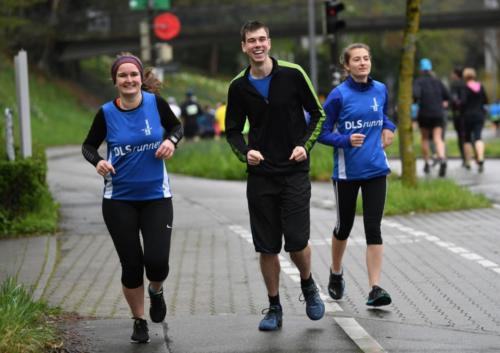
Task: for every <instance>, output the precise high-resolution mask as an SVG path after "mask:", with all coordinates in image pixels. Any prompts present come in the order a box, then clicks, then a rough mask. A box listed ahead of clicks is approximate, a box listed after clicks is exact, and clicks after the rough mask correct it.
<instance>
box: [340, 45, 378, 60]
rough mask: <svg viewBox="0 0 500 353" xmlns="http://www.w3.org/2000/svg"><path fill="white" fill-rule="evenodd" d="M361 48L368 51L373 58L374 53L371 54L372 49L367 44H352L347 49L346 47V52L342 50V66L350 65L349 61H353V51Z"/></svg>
mask: <svg viewBox="0 0 500 353" xmlns="http://www.w3.org/2000/svg"><path fill="white" fill-rule="evenodd" d="M360 48H362V49H366V51H367V52H368V55H369V56H370V58H371V57H372V53H371V51H370V47H369V46H368V45H366V44H365V43H352V44H349V45H348V46H347V47H345V48H344V50H342V54H341V55H340V58H339V61H340V64H341V65H342V66H344V65H348V64H349V60H350V59H351V50H353V49H360Z"/></svg>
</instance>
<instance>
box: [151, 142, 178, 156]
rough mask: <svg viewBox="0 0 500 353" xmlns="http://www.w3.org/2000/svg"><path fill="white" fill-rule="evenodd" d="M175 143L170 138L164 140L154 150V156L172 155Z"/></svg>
mask: <svg viewBox="0 0 500 353" xmlns="http://www.w3.org/2000/svg"><path fill="white" fill-rule="evenodd" d="M174 152H175V145H174V143H173V142H172V141H170V140H168V139H167V140H165V141H163V142H162V143H161V145H160V147H158V149H157V150H156V153H155V157H156V158H158V159H170V158H172V156H173V155H174Z"/></svg>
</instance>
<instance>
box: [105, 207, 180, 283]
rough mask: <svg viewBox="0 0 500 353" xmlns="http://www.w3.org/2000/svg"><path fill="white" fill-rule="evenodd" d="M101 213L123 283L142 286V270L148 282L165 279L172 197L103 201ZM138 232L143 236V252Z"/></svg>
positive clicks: (168, 253)
mask: <svg viewBox="0 0 500 353" xmlns="http://www.w3.org/2000/svg"><path fill="white" fill-rule="evenodd" d="M102 214H103V216H104V222H105V223H106V226H107V227H108V231H109V234H110V235H111V238H112V239H113V243H114V244H115V248H116V251H117V252H118V257H119V258H120V262H121V265H122V278H121V281H122V284H123V285H124V286H125V287H126V288H137V287H140V286H141V285H142V284H143V278H144V269H146V276H147V278H148V279H149V280H150V281H155V282H161V281H163V280H165V279H166V278H167V275H168V271H169V266H168V261H169V255H170V237H171V234H172V220H173V207H172V199H171V198H162V199H157V200H146V201H123V200H113V199H103V202H102ZM139 232H140V233H141V234H142V242H143V245H144V250H143V248H142V246H141V241H140V237H139Z"/></svg>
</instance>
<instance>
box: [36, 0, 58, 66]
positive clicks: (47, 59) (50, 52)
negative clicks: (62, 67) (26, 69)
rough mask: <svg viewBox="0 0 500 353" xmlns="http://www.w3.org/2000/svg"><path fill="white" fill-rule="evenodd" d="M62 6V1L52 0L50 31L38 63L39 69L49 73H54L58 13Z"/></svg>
mask: <svg viewBox="0 0 500 353" xmlns="http://www.w3.org/2000/svg"><path fill="white" fill-rule="evenodd" d="M60 4H61V2H60V0H52V2H51V6H50V17H49V23H48V27H49V29H48V32H47V35H46V38H45V45H44V48H43V52H42V55H41V57H40V60H39V61H38V68H39V69H41V70H44V71H47V72H50V71H52V68H53V63H54V43H55V38H56V26H57V22H58V19H59V16H58V12H59V7H60Z"/></svg>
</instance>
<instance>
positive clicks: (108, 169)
mask: <svg viewBox="0 0 500 353" xmlns="http://www.w3.org/2000/svg"><path fill="white" fill-rule="evenodd" d="M95 169H96V170H97V174H99V175H101V176H106V175H108V174H109V173H112V174H116V172H115V168H113V165H112V164H111V163H109V162H108V161H107V160H105V159H102V160H100V161H99V163H97V165H96V166H95Z"/></svg>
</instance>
